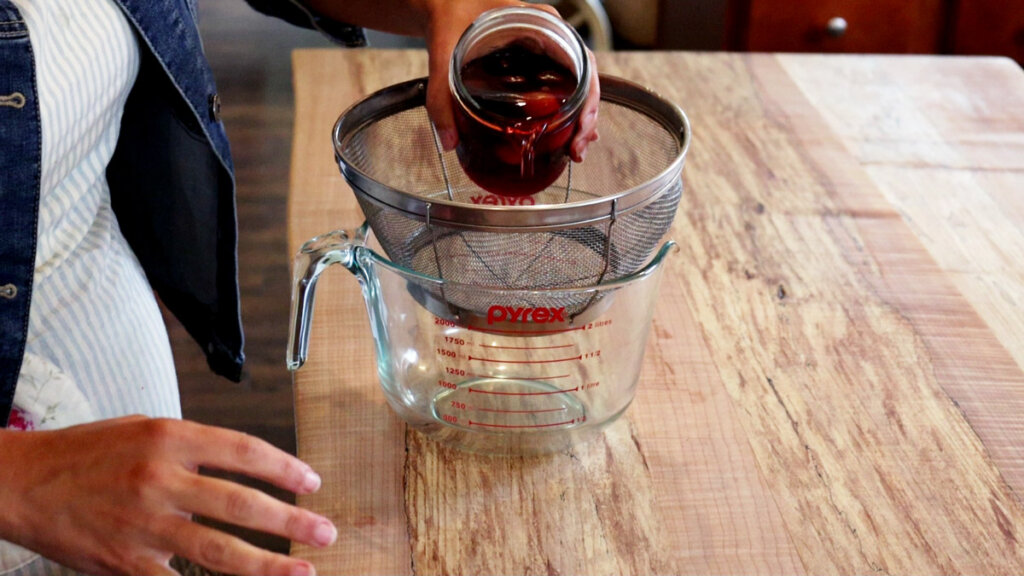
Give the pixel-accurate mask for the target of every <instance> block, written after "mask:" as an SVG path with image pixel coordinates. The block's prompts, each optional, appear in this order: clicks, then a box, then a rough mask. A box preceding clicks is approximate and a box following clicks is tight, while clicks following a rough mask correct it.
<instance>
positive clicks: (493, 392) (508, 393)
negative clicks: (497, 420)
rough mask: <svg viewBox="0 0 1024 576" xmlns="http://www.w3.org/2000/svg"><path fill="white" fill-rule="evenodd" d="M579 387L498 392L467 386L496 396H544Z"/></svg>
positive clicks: (479, 392)
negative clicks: (540, 390)
mask: <svg viewBox="0 0 1024 576" xmlns="http://www.w3.org/2000/svg"><path fill="white" fill-rule="evenodd" d="M579 390H580V387H579V386H577V387H575V388H566V389H565V390H549V391H547V392H498V391H497V390H478V389H476V388H473V387H472V386H470V387H469V391H470V392H471V393H472V392H476V393H477V394H497V395H498V396H546V395H549V394H564V393H566V392H579Z"/></svg>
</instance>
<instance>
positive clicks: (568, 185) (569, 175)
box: [523, 161, 607, 276]
mask: <svg viewBox="0 0 1024 576" xmlns="http://www.w3.org/2000/svg"><path fill="white" fill-rule="evenodd" d="M573 164H575V162H572V161H570V162H569V167H568V169H567V170H568V173H567V175H566V179H565V198H564V199H563V200H562V203H563V204H568V203H569V196H570V195H571V194H572V165H573ZM553 241H554V236H550V237H548V239H547V242H545V243H544V247H543V248H541V249H540V250H539V251H538V252H544V251H545V250H547V248H548V246H550V245H551V242H553ZM606 252H607V250H606ZM538 262H540V258H537V259H535V260H534V261H533V263H531V264H530V266H529V267H528V268H527V269H526V270H524V271H523V273H524V274H526V273H529V272H530V271H532V270H533V267H534V265H536V264H537V263H538ZM605 270H607V268H606V269H605ZM601 276H604V273H603V272H602V273H601Z"/></svg>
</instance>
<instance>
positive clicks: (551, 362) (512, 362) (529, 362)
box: [469, 355, 583, 364]
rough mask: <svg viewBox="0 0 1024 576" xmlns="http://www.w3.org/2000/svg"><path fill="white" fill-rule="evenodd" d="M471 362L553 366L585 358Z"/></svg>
mask: <svg viewBox="0 0 1024 576" xmlns="http://www.w3.org/2000/svg"><path fill="white" fill-rule="evenodd" d="M469 359H470V360H479V361H481V362H496V363H498V364H553V363H555V362H572V361H573V360H577V361H579V360H583V356H582V355H580V356H573V357H572V358H558V359H556V360H502V359H500V358H479V357H477V358H474V357H472V356H469Z"/></svg>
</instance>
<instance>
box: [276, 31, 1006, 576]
mask: <svg viewBox="0 0 1024 576" xmlns="http://www.w3.org/2000/svg"><path fill="white" fill-rule="evenodd" d="M598 60H599V68H600V69H601V70H602V72H605V73H610V74H614V75H618V76H622V77H625V78H628V79H631V80H634V81H637V82H639V83H642V84H645V85H647V86H650V87H652V88H653V89H655V90H656V91H658V92H659V93H660V94H662V95H663V96H664V97H665V98H667V99H669V100H670V101H673V102H675V103H677V104H679V105H680V106H681V107H682V108H683V109H684V110H686V112H687V113H688V115H689V117H690V119H691V121H692V124H693V133H694V140H693V146H692V148H691V150H690V154H689V157H688V159H687V162H686V167H685V169H684V172H683V177H684V181H685V184H686V193H685V194H684V197H683V200H682V204H681V206H680V208H679V212H678V215H677V217H676V222H675V226H674V229H673V237H674V238H675V240H676V241H678V242H679V245H680V247H681V250H680V252H679V253H678V254H677V255H676V256H674V257H673V260H672V261H671V262H670V264H669V266H668V269H667V274H668V275H667V276H666V277H665V279H664V281H663V284H662V289H661V300H660V302H659V303H658V310H657V312H656V318H655V320H654V325H653V337H652V339H651V341H650V342H649V345H648V348H647V354H646V362H645V366H644V369H643V373H642V375H641V384H640V390H639V392H638V394H637V397H636V401H635V402H634V404H633V405H632V406H631V407H630V409H629V411H628V412H627V415H626V417H624V418H623V419H621V420H619V421H618V422H616V423H615V424H614V425H613V426H611V427H610V428H609V429H608V431H607V433H606V434H605V435H604V436H603V438H602V439H599V440H596V441H594V442H591V443H589V444H585V445H581V446H579V447H577V448H576V449H574V450H573V451H572V453H560V454H555V455H552V456H550V457H546V458H532V459H494V458H487V457H482V456H471V455H466V454H462V453H458V452H454V451H451V450H448V449H445V448H443V447H440V446H438V445H435V444H434V443H432V442H430V441H428V440H425V439H423V438H421V437H420V436H419V435H418V433H414V432H408V431H407V430H406V429H405V427H404V426H403V425H402V423H401V421H399V420H398V419H397V417H395V416H394V415H393V414H392V412H391V411H390V409H389V408H388V407H387V405H386V404H385V401H384V398H383V395H382V393H381V391H380V390H379V387H378V383H377V377H376V371H375V362H374V359H373V350H372V343H371V336H370V332H369V327H368V322H367V320H366V316H365V312H364V308H363V302H362V299H361V296H360V295H359V290H358V289H357V285H356V282H355V281H354V280H353V279H352V278H351V276H350V275H349V274H348V272H346V271H345V270H343V269H341V268H340V267H335V268H337V270H335V271H332V272H327V273H326V274H325V276H324V277H323V278H322V279H321V282H320V288H319V291H320V294H319V298H318V302H317V309H316V320H315V322H314V325H313V339H312V343H311V346H310V360H309V362H308V364H307V365H306V367H305V368H303V369H302V370H301V371H300V372H298V373H296V375H295V400H296V414H297V419H298V450H299V455H300V456H301V457H302V458H304V459H305V460H306V461H308V462H310V463H311V464H312V465H313V466H314V467H315V468H317V469H318V470H319V471H320V472H321V473H322V474H323V478H324V485H323V488H322V489H321V490H320V492H319V493H318V494H315V495H312V496H307V497H301V498H300V499H299V503H300V504H301V505H302V506H304V507H307V508H309V509H312V510H316V511H317V512H321V513H324V514H326V515H328V516H329V517H331V518H332V519H333V520H334V521H335V522H336V523H337V525H338V527H339V529H340V536H339V539H338V542H337V543H336V544H335V545H333V546H332V547H330V548H327V549H323V550H314V549H310V548H307V547H302V546H297V547H296V548H295V549H294V551H293V553H294V554H296V555H298V556H302V557H304V558H309V559H311V560H313V561H314V562H315V563H316V565H317V566H318V568H319V570H320V572H321V573H324V574H343V573H356V574H406V573H415V574H438V573H445V574H520V573H544V574H548V573H551V574H648V573H658V574H683V573H696V574H709V573H742V574H752V573H774V574H797V573H810V574H832V573H844V574H853V573H856V574H869V573H872V574H873V573H876V572H881V573H900V574H905V573H912V574H953V573H964V572H966V573H984V574H1020V573H1022V572H1024V502H1022V499H1024V232H1022V231H1024V73H1022V72H1021V69H1020V68H1019V67H1017V66H1016V65H1015V64H1013V63H1012V62H1011V61H1009V60H1003V59H985V58H970V59H968V58H947V57H875V56H813V55H785V56H783V55H736V54H711V53H708V54H684V53H643V54H638V53H632V54H631V53H614V54H601V55H600V57H599V59H598ZM294 64H295V93H296V119H295V141H294V148H293V151H292V177H291V200H290V204H289V215H288V222H289V246H290V249H291V250H292V251H293V253H294V251H295V250H297V249H298V247H299V245H300V244H301V243H302V242H303V241H304V240H306V239H308V238H310V237H311V236H313V235H315V234H318V233H321V232H325V231H328V230H331V229H335V228H339V227H349V228H354V227H356V226H357V225H358V224H359V223H360V222H361V220H362V218H361V215H360V213H359V211H358V208H357V206H356V204H355V202H354V200H353V197H352V194H351V192H350V191H349V190H348V188H347V186H346V184H345V183H344V180H343V179H342V177H341V176H340V175H339V173H338V169H337V167H336V165H335V164H334V161H333V157H332V154H333V152H332V148H331V145H330V130H331V127H332V125H333V122H334V121H335V120H336V119H337V117H338V115H339V114H340V113H341V112H342V111H343V110H344V109H345V108H346V107H347V106H348V105H349V104H351V103H352V102H354V101H355V100H356V99H358V98H360V97H361V96H363V95H364V94H366V93H368V92H369V91H372V90H375V89H377V88H380V87H383V86H385V85H388V84H392V83H395V82H398V81H401V80H406V79H409V78H412V77H416V76H421V75H424V74H425V72H426V58H425V55H424V54H423V53H421V52H414V51H413V52H391V51H374V50H359V51H341V50H325V51H299V52H296V53H295V56H294Z"/></svg>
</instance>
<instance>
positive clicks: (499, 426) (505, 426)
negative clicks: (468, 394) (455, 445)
mask: <svg viewBox="0 0 1024 576" xmlns="http://www.w3.org/2000/svg"><path fill="white" fill-rule="evenodd" d="M575 423H576V418H573V419H572V420H566V421H565V422H555V423H554V424H484V423H483V422H473V421H472V420H470V421H469V425H470V426H486V427H488V428H551V427H552V426H565V425H566V424H575Z"/></svg>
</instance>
